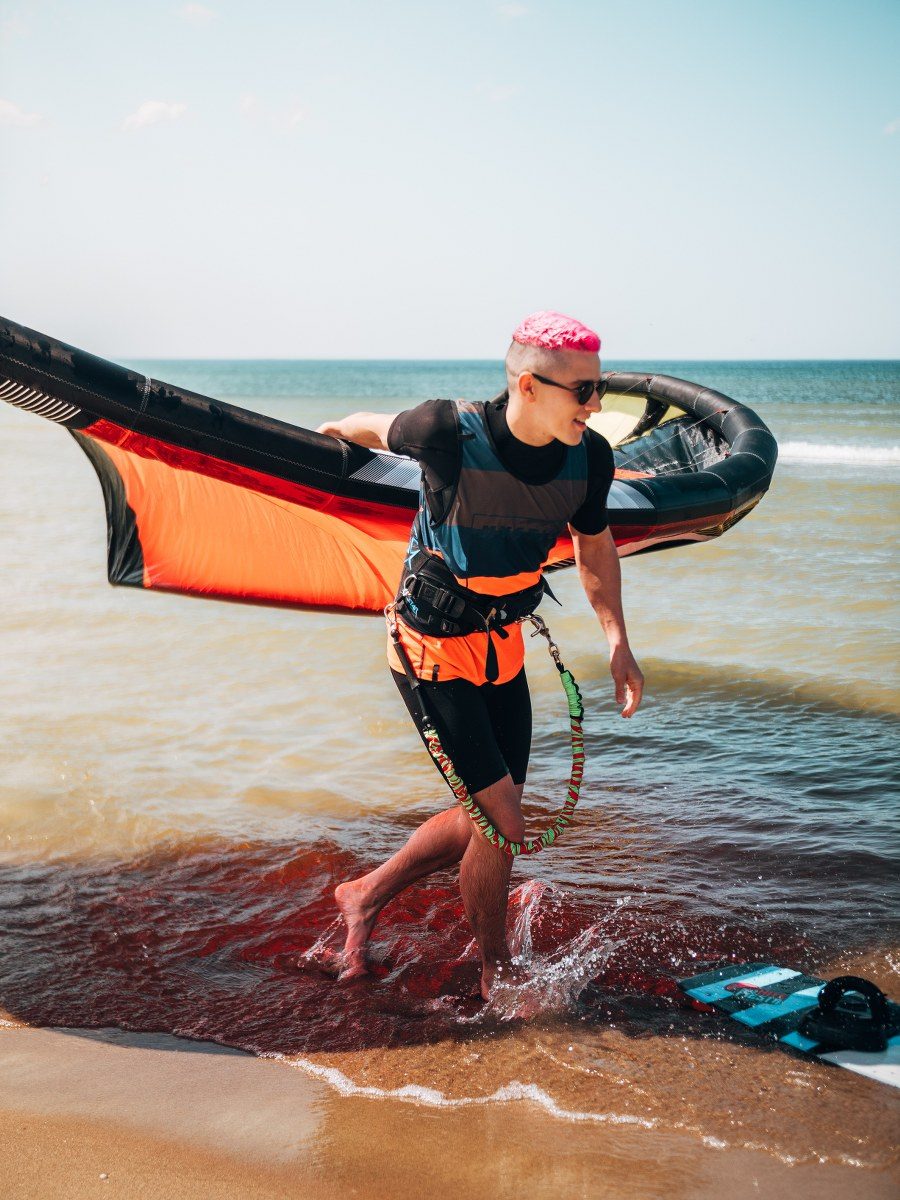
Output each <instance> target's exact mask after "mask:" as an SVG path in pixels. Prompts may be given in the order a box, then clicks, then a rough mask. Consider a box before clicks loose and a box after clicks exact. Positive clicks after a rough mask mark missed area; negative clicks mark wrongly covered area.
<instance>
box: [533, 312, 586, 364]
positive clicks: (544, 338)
mask: <svg viewBox="0 0 900 1200" xmlns="http://www.w3.org/2000/svg"><path fill="white" fill-rule="evenodd" d="M513 341H514V342H518V343H519V344H520V345H521V346H540V347H541V349H542V350H586V351H587V352H588V353H592V354H596V353H597V351H598V350H599V349H600V338H599V336H598V335H597V334H596V333H594V331H593V329H588V327H587V325H582V323H581V322H580V321H576V320H575V318H574V317H565V316H563V314H562V313H558V312H536V313H531V315H530V316H528V317H526V318H525V320H524V321H523V322H522V324H521V325H520V326H519V327H518V329H516V331H515V333H514V334H513Z"/></svg>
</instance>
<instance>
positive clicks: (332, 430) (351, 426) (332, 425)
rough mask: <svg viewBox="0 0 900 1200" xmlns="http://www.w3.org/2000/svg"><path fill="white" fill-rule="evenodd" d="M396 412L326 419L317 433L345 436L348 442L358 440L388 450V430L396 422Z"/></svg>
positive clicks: (366, 413)
mask: <svg viewBox="0 0 900 1200" xmlns="http://www.w3.org/2000/svg"><path fill="white" fill-rule="evenodd" d="M396 416H397V414H396V413H370V412H358V413H351V414H350V416H349V417H344V418H343V420H341V421H326V422H325V423H324V424H323V425H320V426H319V428H318V429H317V430H316V433H326V434H329V435H330V436H331V437H336V438H343V439H344V440H345V441H347V442H358V443H359V445H360V446H367V447H368V448H369V449H370V450H387V448H388V444H387V436H388V430H389V429H390V427H391V425H392V424H393V423H394V419H395V418H396Z"/></svg>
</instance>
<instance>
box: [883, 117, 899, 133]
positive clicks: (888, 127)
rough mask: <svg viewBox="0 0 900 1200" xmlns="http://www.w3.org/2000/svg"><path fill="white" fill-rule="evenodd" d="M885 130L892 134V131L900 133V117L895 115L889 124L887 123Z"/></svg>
mask: <svg viewBox="0 0 900 1200" xmlns="http://www.w3.org/2000/svg"><path fill="white" fill-rule="evenodd" d="M884 132H885V133H886V134H888V136H890V135H891V134H892V133H900V117H895V118H894V120H893V121H891V123H890V124H889V125H885V127H884Z"/></svg>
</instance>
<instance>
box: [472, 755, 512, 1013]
mask: <svg viewBox="0 0 900 1200" xmlns="http://www.w3.org/2000/svg"><path fill="white" fill-rule="evenodd" d="M474 799H475V802H476V803H477V805H478V807H479V808H480V809H481V810H482V811H483V812H484V813H485V814H486V815H487V816H488V818H489V819H490V821H491V824H492V825H493V826H494V827H495V828H496V829H498V830H499V831H500V833H502V834H503V836H504V837H505V838H507V839H508V840H509V841H514V842H520V841H522V840H523V838H524V837H525V820H524V817H523V816H522V786H521V785H516V784H514V783H513V781H512V779H511V778H510V776H509V775H505V776H504V777H503V778H502V779H501V780H499V781H498V782H497V783H494V784H491V786H490V787H488V788H484V790H483V791H480V792H476V793H475V796H474ZM467 819H468V818H467ZM511 872H512V858H510V856H509V855H508V854H507V853H506V852H505V851H503V850H501V849H499V847H497V846H492V845H491V844H490V842H489V841H488V840H487V838H484V837H482V836H481V834H480V833H478V832H473V833H472V836H471V837H470V839H469V844H468V846H467V847H466V850H465V853H464V854H463V858H462V863H461V865H460V868H459V890H460V892H461V893H462V899H463V907H464V908H465V910H466V916H467V917H468V918H469V924H470V925H471V926H472V932H473V933H474V934H475V939H476V941H477V942H478V948H479V950H480V951H481V994H482V996H483V997H484V999H485V1000H487V999H488V998H489V995H490V990H491V985H492V984H493V982H494V979H495V978H498V977H500V978H502V977H503V976H504V975H509V974H511V963H512V955H511V954H510V951H509V945H508V944H507V941H506V908H507V904H508V901H509V878H510V874H511Z"/></svg>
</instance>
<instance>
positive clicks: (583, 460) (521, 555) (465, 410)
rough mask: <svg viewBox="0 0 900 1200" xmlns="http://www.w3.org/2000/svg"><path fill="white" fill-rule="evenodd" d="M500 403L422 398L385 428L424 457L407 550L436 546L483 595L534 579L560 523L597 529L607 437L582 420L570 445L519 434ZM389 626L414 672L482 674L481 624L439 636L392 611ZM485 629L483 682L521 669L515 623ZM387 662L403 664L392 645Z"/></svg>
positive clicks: (391, 443) (609, 458)
mask: <svg viewBox="0 0 900 1200" xmlns="http://www.w3.org/2000/svg"><path fill="white" fill-rule="evenodd" d="M507 405H508V394H507V393H506V392H504V393H503V394H501V395H500V396H498V397H497V398H496V399H494V400H491V401H488V402H486V403H479V404H470V403H468V402H465V401H452V400H428V401H426V402H425V403H424V404H420V405H418V406H417V407H416V408H412V409H409V410H408V411H406V412H402V413H400V414H399V415H398V416H397V417H396V418H395V420H394V421H393V422H392V424H391V427H390V430H389V431H388V438H387V443H388V448H389V449H390V450H392V451H393V452H394V453H395V454H404V455H407V456H409V457H410V458H414V459H416V460H417V461H418V462H419V464H420V466H421V467H422V476H423V479H422V491H421V496H420V505H419V512H418V514H417V516H416V521H415V523H414V525H413V531H412V535H411V539H410V555H412V553H413V552H414V551H416V550H418V551H421V550H423V549H424V550H427V551H429V552H431V553H436V554H438V555H440V556H441V557H443V558H444V560H445V562H446V563H447V565H449V566H450V567H451V569H453V571H454V573H455V575H456V577H457V579H458V580H459V582H460V583H462V584H463V585H464V586H466V587H468V588H470V589H472V590H473V591H475V592H477V593H479V594H482V595H483V594H487V595H490V596H502V595H510V594H512V593H514V592H515V591H516V590H517V589H520V588H525V587H526V586H528V585H530V584H533V583H535V582H537V581H538V580H539V579H540V575H541V568H542V565H543V563H544V561H545V559H546V557H547V555H548V554H549V552H550V549H551V548H552V546H553V544H554V543H555V541H556V539H557V537H558V536H559V535H560V534H562V533H564V532H565V530H566V524H567V523H570V524H571V525H572V526H573V528H575V529H577V530H578V532H579V533H584V534H597V533H602V531H603V530H604V529H606V527H607V514H606V501H607V495H608V492H609V487H610V484H611V482H612V478H613V470H614V463H613V455H612V450H611V448H610V445H609V443H608V442H607V441H606V439H605V438H603V437H602V436H601V435H600V434H598V433H596V432H595V431H594V430H592V429H587V430H586V431H585V433H584V435H583V437H582V439H581V443H580V444H579V445H577V446H575V447H570V446H567V445H564V444H563V443H562V442H560V441H557V440H553V441H551V442H550V443H548V444H547V445H546V446H529V445H528V444H527V443H525V442H522V441H520V440H519V439H518V438H516V437H515V436H514V434H513V433H512V431H511V430H510V428H509V424H508V421H507ZM510 510H514V511H510ZM398 630H399V633H400V638H401V642H402V644H403V647H404V649H405V650H406V653H407V657H408V658H409V660H410V663H411V665H412V668H413V670H414V671H415V673H416V675H417V676H418V677H419V678H420V679H423V680H427V681H428V682H429V683H441V682H447V681H449V680H453V679H466V680H469V681H470V682H471V683H474V684H476V685H481V684H484V683H485V682H487V678H486V674H485V662H486V652H487V638H488V634H487V633H482V632H478V633H472V634H468V635H465V636H458V637H445V638H440V637H436V636H432V635H428V634H422V633H419V632H418V631H416V630H414V629H412V628H410V626H409V625H408V624H406V623H405V622H404V621H403V620H402V618H400V619H399V620H398ZM492 637H493V646H494V650H495V652H496V656H497V659H498V666H499V674H498V675H497V677H496V679H495V680H492V682H496V683H497V684H503V683H506V682H508V681H509V680H511V679H512V678H513V677H514V676H516V675H517V674H518V672H519V671H520V670H521V668H522V664H523V661H524V645H523V642H522V630H521V625H520V624H518V623H513V624H510V625H509V626H506V627H505V628H504V629H503V630H502V631H501V632H500V633H499V636H498V635H497V634H494V635H492ZM389 661H390V664H391V667H392V668H393V669H394V670H400V669H401V664H400V662H399V660H398V659H397V657H396V653H395V652H394V651H393V648H391V649H390V650H389Z"/></svg>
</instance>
